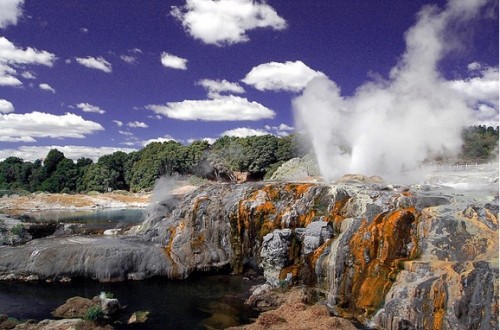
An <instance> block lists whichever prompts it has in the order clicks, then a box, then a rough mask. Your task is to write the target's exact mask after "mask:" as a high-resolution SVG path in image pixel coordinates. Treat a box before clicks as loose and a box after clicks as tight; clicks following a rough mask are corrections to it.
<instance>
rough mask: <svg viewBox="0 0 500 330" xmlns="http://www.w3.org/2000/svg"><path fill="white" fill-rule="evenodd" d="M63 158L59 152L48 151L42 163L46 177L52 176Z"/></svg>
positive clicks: (55, 150) (54, 150)
mask: <svg viewBox="0 0 500 330" xmlns="http://www.w3.org/2000/svg"><path fill="white" fill-rule="evenodd" d="M65 158H66V157H64V154H63V153H62V152H60V151H59V150H57V149H52V150H50V151H49V153H48V154H47V157H45V160H44V161H43V167H44V168H45V172H46V173H47V175H48V176H50V175H52V173H53V172H54V171H55V170H56V169H57V165H58V164H59V163H60V162H61V161H62V160H63V159H65Z"/></svg>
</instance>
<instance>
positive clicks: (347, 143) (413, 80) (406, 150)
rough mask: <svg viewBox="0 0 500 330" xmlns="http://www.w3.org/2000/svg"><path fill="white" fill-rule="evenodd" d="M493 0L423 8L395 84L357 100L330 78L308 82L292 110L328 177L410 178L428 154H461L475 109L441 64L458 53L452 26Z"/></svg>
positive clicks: (372, 87) (366, 87) (359, 93)
mask: <svg viewBox="0 0 500 330" xmlns="http://www.w3.org/2000/svg"><path fill="white" fill-rule="evenodd" d="M487 2H488V0H450V1H449V2H448V4H447V6H446V8H445V9H444V10H439V9H438V8H437V7H435V6H426V7H424V8H423V9H422V10H421V11H420V12H419V14H418V19H417V23H416V24H415V25H414V26H413V27H411V28H410V29H409V30H408V31H407V32H406V35H405V41H406V51H405V53H404V54H403V56H402V57H401V59H400V61H399V63H398V64H397V65H396V66H395V67H394V68H393V69H392V70H391V72H390V75H389V79H388V80H383V81H373V82H367V83H365V84H363V85H362V86H360V87H359V88H358V89H357V90H356V92H355V94H354V95H353V96H352V97H344V96H341V93H340V88H339V87H338V86H337V85H336V83H335V82H333V81H331V80H329V79H328V78H326V77H319V78H315V79H314V80H312V81H311V82H310V83H309V84H308V85H307V87H306V89H305V90H304V92H303V94H302V95H300V96H299V97H297V98H296V99H295V100H294V101H293V106H294V111H295V114H296V120H297V125H298V127H300V128H302V129H305V130H306V131H307V132H308V133H309V136H310V137H311V139H312V143H313V146H314V148H315V152H316V155H317V158H318V164H319V166H320V170H321V172H322V174H323V176H324V177H325V179H326V180H331V179H334V178H337V177H339V176H341V175H343V174H346V173H361V174H365V175H374V174H377V175H382V176H383V177H384V178H385V179H391V180H403V176H402V173H403V172H405V171H407V170H409V169H415V168H417V167H418V165H419V164H420V163H421V162H423V161H424V160H425V159H426V158H427V157H429V156H432V155H439V154H441V153H443V152H449V153H455V152H458V151H459V149H460V147H461V144H462V141H461V137H460V135H461V131H462V128H463V127H464V126H466V125H467V124H468V123H470V122H471V115H472V109H471V108H470V107H469V106H468V105H467V102H466V100H465V98H464V97H463V96H462V95H461V94H459V93H458V92H457V91H456V90H453V89H452V88H450V84H449V82H448V81H446V80H445V79H444V78H443V77H442V76H441V75H440V73H439V72H438V70H437V66H438V63H439V61H440V60H441V59H442V58H443V57H444V56H445V55H446V53H447V52H449V51H450V50H452V47H451V46H450V45H447V44H446V43H445V40H447V41H449V40H450V35H449V34H448V32H449V29H450V26H454V27H457V26H459V25H460V24H465V23H467V21H469V20H471V19H473V18H475V17H476V16H477V15H478V13H479V10H480V9H481V7H482V6H484V5H485V4H486V3H487ZM412 179H413V178H412Z"/></svg>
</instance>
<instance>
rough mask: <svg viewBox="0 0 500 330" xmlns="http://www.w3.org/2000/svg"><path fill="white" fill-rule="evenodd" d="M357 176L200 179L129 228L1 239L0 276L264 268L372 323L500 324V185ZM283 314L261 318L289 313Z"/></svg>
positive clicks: (118, 276) (274, 280)
mask: <svg viewBox="0 0 500 330" xmlns="http://www.w3.org/2000/svg"><path fill="white" fill-rule="evenodd" d="M358 181H359V182H357V183H349V184H348V183H343V184H318V183H310V182H309V183H291V182H286V183H285V182H273V183H262V182H261V183H245V184H218V185H207V186H203V187H200V188H199V189H198V190H196V191H194V192H192V193H189V194H187V195H185V196H184V197H183V198H182V199H181V198H170V199H169V200H166V201H164V202H161V203H159V204H158V205H156V207H154V208H153V209H152V210H151V211H150V214H149V217H148V218H147V219H146V220H145V221H144V223H142V224H141V225H140V226H138V227H136V228H135V229H134V230H133V231H132V232H131V233H130V236H129V237H103V236H91V237H66V238H44V239H38V240H34V241H32V242H29V243H28V244H26V245H25V246H20V247H2V248H0V278H4V279H7V278H9V277H11V278H12V279H18V278H23V277H28V276H30V275H34V276H35V278H39V279H50V278H60V277H63V276H67V277H72V276H85V277H90V278H95V279H98V280H102V281H110V280H124V279H127V278H130V279H146V278H148V277H151V276H157V275H158V276H167V277H169V278H186V277H187V276H189V275H190V274H192V273H194V272H205V271H208V272H209V271H214V270H228V271H231V272H233V273H242V272H243V271H244V270H245V269H248V268H254V269H258V268H260V270H261V271H263V273H264V275H265V277H266V280H267V282H268V284H270V285H271V286H272V287H276V286H279V285H280V284H281V283H282V282H281V281H283V280H285V279H286V278H287V277H288V278H289V279H290V278H293V282H294V283H293V284H307V285H312V286H314V287H316V289H317V290H318V292H321V293H322V294H324V295H325V303H327V304H328V306H329V308H330V309H331V310H333V311H334V312H335V313H336V314H337V315H341V316H345V317H354V318H357V319H358V320H359V321H360V322H363V323H365V324H371V325H373V326H376V327H380V328H384V329H391V328H392V329H404V328H406V329H411V328H412V327H413V328H416V329H418V328H422V329H425V328H434V329H468V328H478V329H490V328H498V198H495V197H494V196H497V195H498V187H497V188H496V191H489V190H485V191H481V194H480V195H478V193H477V192H475V191H471V192H467V191H463V192H462V191H461V192H457V191H454V190H451V189H449V188H443V187H436V186H425V189H423V188H422V187H424V186H398V185H386V184H381V183H380V182H375V183H372V182H369V180H365V179H363V178H361V179H360V180H358ZM376 181H378V180H376ZM290 274H291V275H290ZM256 301H258V300H256ZM263 303H264V302H263ZM295 307H297V308H299V309H298V310H297V311H298V312H302V309H301V308H302V307H300V306H299V305H297V306H295ZM295 307H294V308H295ZM318 311H319V310H318ZM321 313H323V312H321ZM269 315H271V314H269ZM281 318H284V319H285V320H286V322H283V321H282V320H281V319H280V318H279V317H274V316H272V315H271V316H269V319H274V320H275V321H276V322H277V323H280V324H287V322H289V321H288V319H287V318H286V317H284V316H283V315H281ZM279 320H281V321H280V322H278V321H279ZM265 322H268V321H265ZM287 329H288V328H287Z"/></svg>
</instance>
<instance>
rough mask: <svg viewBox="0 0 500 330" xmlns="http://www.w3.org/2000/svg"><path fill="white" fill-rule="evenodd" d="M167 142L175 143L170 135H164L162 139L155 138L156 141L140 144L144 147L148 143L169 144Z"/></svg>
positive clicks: (150, 140)
mask: <svg viewBox="0 0 500 330" xmlns="http://www.w3.org/2000/svg"><path fill="white" fill-rule="evenodd" d="M169 141H176V140H175V139H174V138H173V137H171V136H170V135H165V136H164V137H159V138H156V139H149V140H147V141H143V142H141V144H142V145H143V146H144V147H145V146H147V145H148V144H150V143H153V142H160V143H161V142H169Z"/></svg>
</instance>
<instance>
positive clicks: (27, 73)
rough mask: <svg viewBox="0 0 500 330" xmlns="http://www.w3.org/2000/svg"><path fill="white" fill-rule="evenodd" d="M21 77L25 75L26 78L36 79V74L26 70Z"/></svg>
mask: <svg viewBox="0 0 500 330" xmlns="http://www.w3.org/2000/svg"><path fill="white" fill-rule="evenodd" d="M21 77H23V78H24V79H36V76H35V74H34V73H33V72H30V71H24V72H23V73H21Z"/></svg>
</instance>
